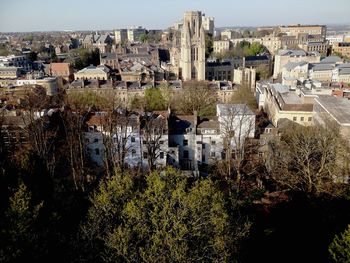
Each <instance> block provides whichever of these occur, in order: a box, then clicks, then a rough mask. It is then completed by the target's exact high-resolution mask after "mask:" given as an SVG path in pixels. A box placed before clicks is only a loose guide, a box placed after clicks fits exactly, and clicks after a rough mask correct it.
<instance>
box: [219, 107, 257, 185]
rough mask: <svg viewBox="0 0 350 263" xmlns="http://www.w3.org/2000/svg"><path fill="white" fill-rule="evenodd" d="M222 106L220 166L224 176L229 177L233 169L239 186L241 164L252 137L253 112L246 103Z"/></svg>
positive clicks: (253, 129) (245, 158) (244, 159)
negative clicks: (221, 154)
mask: <svg viewBox="0 0 350 263" xmlns="http://www.w3.org/2000/svg"><path fill="white" fill-rule="evenodd" d="M222 108H223V110H222V112H221V116H219V122H220V130H221V133H222V136H223V148H224V152H225V162H224V163H223V164H222V167H223V168H224V169H223V171H225V177H226V178H230V177H231V175H232V172H233V171H234V173H235V175H236V183H237V185H238V186H239V184H240V182H241V178H242V168H243V164H244V162H245V161H246V160H247V154H248V152H247V150H248V147H249V146H250V144H249V143H248V138H252V137H254V131H255V114H254V113H253V112H252V111H251V110H250V109H249V107H248V106H247V105H246V104H228V105H224V107H222ZM232 169H233V171H232Z"/></svg>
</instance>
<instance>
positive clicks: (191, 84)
mask: <svg viewBox="0 0 350 263" xmlns="http://www.w3.org/2000/svg"><path fill="white" fill-rule="evenodd" d="M216 102H217V96H216V92H215V90H213V89H212V88H210V87H209V86H208V85H207V84H206V83H205V82H201V81H188V82H185V83H184V86H183V90H182V92H181V93H180V94H179V95H178V97H177V104H178V110H179V111H180V112H181V113H183V114H194V112H195V111H197V112H198V115H200V116H202V115H204V114H203V113H207V112H208V109H212V110H213V109H214V112H211V113H214V115H215V103H216Z"/></svg>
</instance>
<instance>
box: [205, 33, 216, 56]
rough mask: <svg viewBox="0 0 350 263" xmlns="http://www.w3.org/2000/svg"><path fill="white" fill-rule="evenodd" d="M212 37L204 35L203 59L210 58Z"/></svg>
mask: <svg viewBox="0 0 350 263" xmlns="http://www.w3.org/2000/svg"><path fill="white" fill-rule="evenodd" d="M213 50H214V48H213V36H212V35H210V34H205V58H206V59H207V58H208V57H210V55H211V53H212V52H213Z"/></svg>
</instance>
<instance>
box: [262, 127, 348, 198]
mask: <svg viewBox="0 0 350 263" xmlns="http://www.w3.org/2000/svg"><path fill="white" fill-rule="evenodd" d="M270 149H271V150H270V156H269V160H270V162H269V166H268V168H269V171H270V173H271V175H272V177H273V179H275V180H276V182H278V183H279V185H280V186H281V187H284V188H287V189H290V190H296V191H302V192H305V193H308V194H319V193H322V192H328V193H335V192H334V191H333V190H335V189H336V187H335V186H336V184H335V182H344V181H346V178H348V175H349V151H348V144H347V143H346V142H345V141H343V139H342V138H341V137H340V134H339V130H338V129H337V128H336V126H334V125H332V126H329V125H326V126H319V125H317V126H315V127H302V126H295V127H293V128H292V129H288V130H286V131H285V133H284V134H283V136H282V138H281V141H279V142H278V141H276V142H273V143H271V144H270Z"/></svg>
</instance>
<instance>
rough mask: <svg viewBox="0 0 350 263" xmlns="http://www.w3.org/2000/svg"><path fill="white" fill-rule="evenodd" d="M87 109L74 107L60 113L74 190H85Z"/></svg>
mask: <svg viewBox="0 0 350 263" xmlns="http://www.w3.org/2000/svg"><path fill="white" fill-rule="evenodd" d="M88 114H89V111H83V110H80V111H79V109H75V112H73V111H71V110H66V111H65V112H64V113H63V114H62V124H63V129H64V135H65V142H66V145H65V146H66V147H67V159H68V162H69V168H70V170H71V175H72V177H73V182H74V187H75V189H76V190H78V189H82V190H83V191H84V190H85V182H86V181H87V175H88V164H87V162H88V161H90V160H89V158H88V153H87V151H86V145H85V136H84V132H85V122H86V120H87V117H88Z"/></svg>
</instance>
